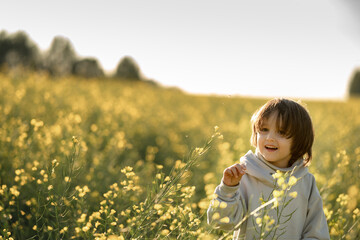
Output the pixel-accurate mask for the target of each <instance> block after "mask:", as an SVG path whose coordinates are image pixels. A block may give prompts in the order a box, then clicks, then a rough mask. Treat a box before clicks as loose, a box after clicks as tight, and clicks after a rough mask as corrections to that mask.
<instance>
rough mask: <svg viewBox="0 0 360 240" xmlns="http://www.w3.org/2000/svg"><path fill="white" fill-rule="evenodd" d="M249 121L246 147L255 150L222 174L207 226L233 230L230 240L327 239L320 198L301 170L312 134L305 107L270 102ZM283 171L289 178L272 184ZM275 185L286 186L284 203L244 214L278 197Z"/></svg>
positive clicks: (310, 178)
mask: <svg viewBox="0 0 360 240" xmlns="http://www.w3.org/2000/svg"><path fill="white" fill-rule="evenodd" d="M251 122H252V136H251V144H252V145H253V146H254V147H256V151H255V153H253V152H252V151H251V150H250V151H249V152H248V153H247V154H245V156H243V157H241V159H240V163H237V164H234V165H232V166H230V167H228V168H226V169H225V170H224V172H223V178H222V181H221V183H220V185H219V186H217V188H216V190H215V194H216V196H217V197H216V199H214V200H213V201H212V202H211V204H210V207H209V209H208V212H207V214H208V223H209V224H211V225H213V226H214V227H215V228H218V229H224V230H235V232H234V239H330V236H329V231H328V226H327V222H326V218H325V215H324V212H323V205H322V199H321V196H320V194H319V191H318V189H317V187H316V184H315V178H314V176H313V175H312V174H311V173H309V171H308V168H307V166H308V165H309V163H310V160H311V157H312V151H311V148H312V144H313V141H314V132H313V127H312V122H311V119H310V116H309V114H308V112H307V111H306V109H305V108H304V107H302V106H301V105H300V104H298V103H296V102H294V101H292V100H289V99H273V100H270V101H268V102H267V103H266V104H265V105H264V106H262V107H261V108H260V109H259V110H258V111H257V112H256V113H255V114H254V115H253V117H252V119H251ZM279 171H280V172H279ZM286 172H287V173H288V175H291V176H292V177H287V180H285V181H276V179H275V178H274V176H278V177H279V176H286V175H284V174H285V173H286ZM275 173H277V174H275ZM281 173H283V175H282V174H281ZM294 177H296V180H297V181H294V179H295V178H294ZM289 179H292V181H289ZM282 180H283V179H282ZM287 181H289V182H288V183H287ZM286 183H287V184H288V185H285V184H286ZM276 184H277V186H276ZM281 184H282V185H283V186H285V187H286V189H289V186H291V189H290V190H289V191H288V192H289V193H290V192H291V194H290V196H287V197H286V199H287V200H286V202H284V201H283V202H281V201H280V200H279V202H277V201H274V204H271V205H268V207H266V208H263V209H261V210H259V211H257V212H256V213H255V214H253V215H251V216H249V214H250V213H251V212H253V211H254V210H255V209H257V208H258V207H259V206H260V205H261V201H260V200H259V199H265V200H271V199H273V197H274V195H275V193H277V194H278V193H281V192H282V193H284V192H285V191H286V190H285V191H284V188H281V187H282V186H281ZM281 190H283V191H281ZM295 192H296V193H295ZM278 195H279V194H278ZM282 199H285V197H283V198H282ZM265 209H267V210H265ZM265 211H266V212H265ZM264 213H266V215H267V216H266V217H264V215H262V214H264ZM241 221H243V222H242V223H241V224H240V226H237V225H239V223H240V222H241ZM235 227H236V229H234V228H235ZM261 234H262V235H261ZM260 235H261V236H260Z"/></svg>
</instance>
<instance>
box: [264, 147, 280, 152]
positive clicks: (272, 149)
mask: <svg viewBox="0 0 360 240" xmlns="http://www.w3.org/2000/svg"><path fill="white" fill-rule="evenodd" d="M265 149H266V150H268V151H276V150H277V149H278V148H277V147H274V146H265Z"/></svg>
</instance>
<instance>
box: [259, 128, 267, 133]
mask: <svg viewBox="0 0 360 240" xmlns="http://www.w3.org/2000/svg"><path fill="white" fill-rule="evenodd" d="M259 130H260V132H267V131H268V130H269V129H268V128H265V127H262V128H260V129H259Z"/></svg>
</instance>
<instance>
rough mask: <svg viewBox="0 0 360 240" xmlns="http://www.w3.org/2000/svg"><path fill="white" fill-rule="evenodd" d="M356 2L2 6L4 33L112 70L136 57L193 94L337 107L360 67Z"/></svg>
mask: <svg viewBox="0 0 360 240" xmlns="http://www.w3.org/2000/svg"><path fill="white" fill-rule="evenodd" d="M359 2H360V1H358V0H271V1H270V0H246V1H245V0H223V1H220V0H216V1H215V0H178V1H175V0H128V1H123V0H114V1H106V0H103V1H99V0H93V1H89V0H88V1H84V0H75V1H70V0H62V1H56V2H55V1H48V0H33V1H29V0H23V1H19V0H2V1H0V30H6V31H7V32H9V33H13V32H15V31H18V30H24V31H25V32H27V34H28V35H29V36H30V38H31V39H32V40H33V41H34V42H35V43H36V44H37V45H38V46H39V48H40V49H41V50H46V49H48V48H49V46H50V44H51V41H52V39H53V38H54V37H55V36H57V35H62V36H65V37H67V38H69V39H70V40H71V42H72V44H73V47H74V49H75V51H76V52H77V53H78V54H79V55H80V56H82V57H95V58H97V59H98V60H99V62H100V63H101V65H102V67H103V68H104V70H105V71H108V72H110V71H113V70H115V68H116V66H117V64H118V63H119V61H120V59H121V58H122V57H124V56H126V55H129V56H132V57H133V58H134V59H135V60H136V61H137V62H138V64H139V66H140V68H141V70H142V72H143V73H144V75H145V76H146V77H148V78H151V79H154V80H156V81H157V82H159V83H161V84H163V85H165V86H177V87H180V88H181V89H183V90H185V91H187V92H190V93H201V94H209V93H211V94H213V93H216V94H224V95H243V96H255V97H256V96H267V97H270V96H271V97H272V96H278V97H279V96H287V97H294V98H335V99H340V98H343V97H345V96H346V92H347V87H348V81H349V78H350V76H351V73H352V71H353V69H354V68H355V67H359V66H360V4H359Z"/></svg>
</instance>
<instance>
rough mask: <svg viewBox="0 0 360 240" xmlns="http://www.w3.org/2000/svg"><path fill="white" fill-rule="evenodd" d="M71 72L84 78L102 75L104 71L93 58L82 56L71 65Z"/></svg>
mask: <svg viewBox="0 0 360 240" xmlns="http://www.w3.org/2000/svg"><path fill="white" fill-rule="evenodd" d="M73 74H74V75H76V76H80V77H84V78H97V77H104V71H103V70H102V69H101V67H100V65H99V63H98V61H97V60H96V59H94V58H84V59H81V60H78V61H76V62H75V64H74V65H73Z"/></svg>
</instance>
